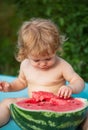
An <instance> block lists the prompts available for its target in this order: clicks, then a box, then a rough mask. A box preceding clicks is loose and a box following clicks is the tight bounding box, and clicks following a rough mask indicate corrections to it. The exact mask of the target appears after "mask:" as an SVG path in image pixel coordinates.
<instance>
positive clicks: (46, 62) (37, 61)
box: [29, 54, 56, 69]
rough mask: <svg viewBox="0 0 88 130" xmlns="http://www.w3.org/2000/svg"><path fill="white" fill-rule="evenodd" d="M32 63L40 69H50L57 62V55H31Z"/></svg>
mask: <svg viewBox="0 0 88 130" xmlns="http://www.w3.org/2000/svg"><path fill="white" fill-rule="evenodd" d="M29 60H30V63H31V65H32V66H34V67H37V68H39V69H49V68H50V67H52V66H53V65H54V64H55V63H56V55H55V54H54V55H49V56H44V57H40V56H39V57H34V56H30V57H29Z"/></svg>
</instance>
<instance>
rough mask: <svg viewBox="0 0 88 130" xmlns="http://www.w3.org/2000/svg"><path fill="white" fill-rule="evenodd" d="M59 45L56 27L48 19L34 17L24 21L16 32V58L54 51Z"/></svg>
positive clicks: (59, 39)
mask: <svg viewBox="0 0 88 130" xmlns="http://www.w3.org/2000/svg"><path fill="white" fill-rule="evenodd" d="M60 46H61V37H60V34H59V31H58V27H57V26H56V25H55V24H54V23H53V22H52V21H51V20H48V19H42V18H36V19H30V21H27V22H24V23H23V25H22V26H21V28H20V30H19V32H18V45H17V48H18V53H17V57H16V59H17V60H18V61H22V60H24V59H25V58H27V57H28V55H32V56H39V55H42V56H45V55H50V54H52V53H55V52H56V51H57V50H58V49H60Z"/></svg>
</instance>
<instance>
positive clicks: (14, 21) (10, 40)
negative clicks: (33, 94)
mask: <svg viewBox="0 0 88 130" xmlns="http://www.w3.org/2000/svg"><path fill="white" fill-rule="evenodd" d="M33 17H41V18H49V19H51V20H52V21H54V22H55V23H56V24H57V25H58V28H59V29H60V31H61V34H62V35H65V36H66V37H67V39H68V40H67V41H66V42H65V43H64V44H63V45H62V47H63V51H62V53H59V52H58V55H60V56H61V57H63V58H64V59H66V60H67V61H68V62H69V63H70V64H71V65H72V66H73V68H74V69H75V71H76V72H77V73H78V74H79V75H80V76H81V77H82V78H83V79H84V80H85V81H88V77H87V75H88V67H87V64H88V60H87V57H88V36H87V35H88V1H87V0H80V1H77V0H9V1H8V0H1V1H0V41H1V44H0V73H1V74H8V75H17V74H18V70H19V63H18V62H17V61H16V60H15V58H14V53H15V47H16V42H17V31H18V29H19V27H20V26H21V24H22V22H23V21H25V20H26V21H27V20H29V19H30V18H33Z"/></svg>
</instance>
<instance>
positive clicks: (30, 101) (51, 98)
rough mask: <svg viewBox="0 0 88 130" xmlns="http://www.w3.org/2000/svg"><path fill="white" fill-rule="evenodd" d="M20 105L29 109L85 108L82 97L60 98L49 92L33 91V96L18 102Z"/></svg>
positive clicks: (60, 109)
mask: <svg viewBox="0 0 88 130" xmlns="http://www.w3.org/2000/svg"><path fill="white" fill-rule="evenodd" d="M16 104H17V105H18V106H20V107H22V108H24V109H29V110H49V111H55V112H66V111H72V110H76V109H77V110H78V109H81V108H83V106H84V103H83V101H81V100H80V98H72V97H71V98H68V99H64V98H59V97H58V96H56V95H54V94H53V93H49V92H42V91H39V92H33V94H32V98H27V99H24V100H22V101H19V102H17V103H16Z"/></svg>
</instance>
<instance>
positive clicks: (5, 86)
mask: <svg viewBox="0 0 88 130" xmlns="http://www.w3.org/2000/svg"><path fill="white" fill-rule="evenodd" d="M9 88H10V83H8V82H4V81H2V82H0V91H3V92H8V91H9Z"/></svg>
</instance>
